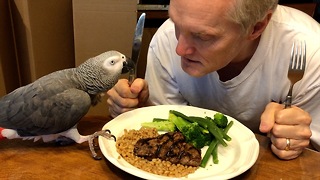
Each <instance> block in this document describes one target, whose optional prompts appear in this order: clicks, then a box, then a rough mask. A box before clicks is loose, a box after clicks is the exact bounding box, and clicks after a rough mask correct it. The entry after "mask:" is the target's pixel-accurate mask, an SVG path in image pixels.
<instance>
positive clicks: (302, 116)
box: [260, 102, 311, 160]
mask: <svg viewBox="0 0 320 180" xmlns="http://www.w3.org/2000/svg"><path fill="white" fill-rule="evenodd" d="M310 123H311V117H310V115H309V113H307V112H306V111H304V110H302V109H300V108H298V107H297V106H292V107H291V108H287V109H284V105H282V104H278V103H274V102H271V103H269V104H268V105H267V106H266V109H265V111H264V112H263V113H262V115H261V122H260V131H261V132H263V133H269V135H270V139H271V143H272V145H271V150H272V152H273V153H274V154H276V155H277V156H278V157H279V158H280V159H285V160H289V159H294V158H296V157H298V156H299V155H300V154H301V153H302V151H303V150H304V149H305V148H306V147H307V146H308V145H309V143H310V137H311V129H310Z"/></svg>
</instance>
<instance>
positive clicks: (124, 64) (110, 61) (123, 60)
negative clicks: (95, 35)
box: [97, 51, 135, 74]
mask: <svg viewBox="0 0 320 180" xmlns="http://www.w3.org/2000/svg"><path fill="white" fill-rule="evenodd" d="M97 58H98V59H100V61H101V62H102V68H103V69H104V70H106V72H107V73H108V74H117V73H121V74H124V73H127V72H129V71H130V70H131V69H133V68H134V66H135V64H134V62H133V61H132V60H131V59H130V58H128V57H126V56H125V55H123V54H121V53H120V52H118V51H107V52H105V53H103V54H100V55H99V56H97Z"/></svg>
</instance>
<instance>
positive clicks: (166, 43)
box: [145, 5, 320, 150]
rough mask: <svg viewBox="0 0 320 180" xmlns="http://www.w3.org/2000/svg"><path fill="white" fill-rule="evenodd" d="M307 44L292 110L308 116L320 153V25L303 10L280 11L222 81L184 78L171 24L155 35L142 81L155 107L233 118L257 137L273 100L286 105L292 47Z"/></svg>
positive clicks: (281, 8) (208, 77) (214, 77)
mask: <svg viewBox="0 0 320 180" xmlns="http://www.w3.org/2000/svg"><path fill="white" fill-rule="evenodd" d="M295 40H305V41H306V44H307V65H306V72H305V74H304V77H303V79H302V80H301V81H299V82H298V83H296V84H295V86H294V89H293V100H292V103H293V105H296V106H298V107H300V108H302V109H304V110H305V111H307V112H309V113H310V115H311V116H312V124H311V129H312V137H311V140H312V143H313V145H314V146H315V147H316V148H317V149H318V150H320V25H319V24H318V23H317V22H316V21H314V20H313V19H312V18H311V17H310V16H308V15H307V14H304V13H303V12H301V11H298V10H296V9H292V8H289V7H285V6H280V5H279V6H278V7H277V9H276V11H275V13H274V14H273V16H272V18H271V21H270V23H269V24H268V26H267V28H266V29H265V31H264V32H263V34H262V36H261V41H260V43H259V46H258V48H257V50H256V52H255V53H254V55H253V57H252V58H251V60H250V62H249V63H248V64H247V66H246V67H245V68H244V69H243V71H242V72H241V73H240V74H239V75H238V76H236V77H234V78H233V79H231V80H228V81H226V82H222V81H220V80H219V75H218V74H217V72H212V73H210V74H208V75H206V76H203V77H201V78H195V77H192V76H189V75H188V74H187V73H185V72H184V71H183V70H182V68H181V65H180V57H179V56H178V55H177V54H176V52H175V48H176V46H177V39H176V37H175V32H174V25H173V23H172V21H171V20H170V19H168V20H167V21H166V22H164V24H163V25H162V26H161V27H160V28H159V29H158V31H157V32H156V34H155V35H154V37H153V39H152V41H151V43H150V46H149V52H148V60H147V70H146V77H145V78H146V80H147V81H148V83H149V90H150V100H151V101H152V102H153V103H155V104H190V105H192V106H197V107H202V108H207V109H212V110H215V111H219V112H222V113H224V114H227V115H229V116H232V117H233V118H235V119H237V120H238V121H240V122H241V123H243V124H244V125H246V126H247V127H249V128H250V129H251V130H252V131H253V132H259V124H260V116H261V114H262V112H263V111H264V109H265V106H266V105H267V104H268V103H269V102H270V101H272V100H274V101H276V102H284V101H285V99H286V95H287V93H288V90H289V86H290V81H289V79H288V77H287V73H288V67H289V61H290V55H291V54H290V53H291V49H292V43H293V41H295Z"/></svg>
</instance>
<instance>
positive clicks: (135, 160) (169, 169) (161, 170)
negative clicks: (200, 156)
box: [116, 128, 197, 177]
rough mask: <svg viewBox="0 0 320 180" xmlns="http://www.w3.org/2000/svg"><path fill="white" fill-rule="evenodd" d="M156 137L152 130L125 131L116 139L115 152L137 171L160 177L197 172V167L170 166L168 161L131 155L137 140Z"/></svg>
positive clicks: (182, 175) (154, 131)
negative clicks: (140, 170) (137, 169)
mask: <svg viewBox="0 0 320 180" xmlns="http://www.w3.org/2000/svg"><path fill="white" fill-rule="evenodd" d="M158 135H159V134H158V132H157V130H156V129H154V128H141V129H139V130H134V129H130V130H127V129H125V130H124V134H123V135H122V136H121V137H118V138H117V142H116V149H117V152H118V153H119V154H120V155H121V156H119V158H121V157H122V158H124V159H125V160H126V161H127V162H129V163H130V164H132V165H133V166H135V167H137V168H139V169H142V170H144V171H147V172H150V173H154V174H158V175H162V176H170V177H184V176H187V175H188V174H190V173H194V172H195V171H196V170H197V167H192V166H184V165H181V164H172V163H170V162H169V161H163V160H160V159H152V160H151V161H149V160H147V159H144V158H141V157H138V156H135V155H134V154H133V149H134V145H135V143H136V142H137V141H138V140H139V139H141V138H150V137H157V136H158Z"/></svg>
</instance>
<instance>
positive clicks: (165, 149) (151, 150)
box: [133, 132, 201, 167]
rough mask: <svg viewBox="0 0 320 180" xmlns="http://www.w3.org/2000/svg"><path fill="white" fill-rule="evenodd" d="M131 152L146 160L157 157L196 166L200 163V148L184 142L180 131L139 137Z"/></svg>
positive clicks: (174, 162)
mask: <svg viewBox="0 0 320 180" xmlns="http://www.w3.org/2000/svg"><path fill="white" fill-rule="evenodd" d="M133 153H134V155H136V156H138V157H143V158H145V159H147V160H152V159H154V158H159V159H161V160H165V161H170V162H171V163H173V164H182V165H187V166H194V167H198V166H199V165H200V163H201V150H200V149H197V148H195V147H194V146H193V145H191V144H188V143H186V141H185V137H184V136H183V135H182V133H181V132H168V133H165V134H162V135H159V136H157V137H155V138H143V139H139V140H138V141H137V142H136V144H135V145H134V150H133Z"/></svg>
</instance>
